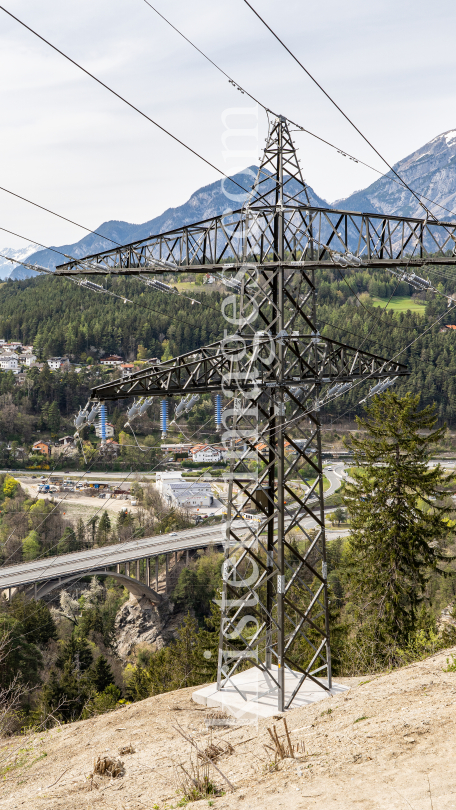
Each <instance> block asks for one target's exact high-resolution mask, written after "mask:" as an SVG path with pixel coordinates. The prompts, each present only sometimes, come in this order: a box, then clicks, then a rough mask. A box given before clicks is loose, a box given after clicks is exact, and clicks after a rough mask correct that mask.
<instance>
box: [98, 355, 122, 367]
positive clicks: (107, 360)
mask: <svg viewBox="0 0 456 810" xmlns="http://www.w3.org/2000/svg"><path fill="white" fill-rule="evenodd" d="M123 362H124V361H123V359H122V358H121V357H120V355H119V354H110V355H109V357H103V359H102V360H100V363H101V365H102V366H121V365H122V363H123Z"/></svg>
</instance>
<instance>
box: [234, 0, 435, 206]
mask: <svg viewBox="0 0 456 810" xmlns="http://www.w3.org/2000/svg"><path fill="white" fill-rule="evenodd" d="M244 3H245V4H246V5H247V6H248V7H249V8H250V9H251V11H253V13H254V14H255V16H256V17H258V19H259V20H260V22H262V23H263V25H264V26H265V27H266V28H267V29H268V31H270V33H271V34H272V36H273V37H274V38H275V39H276V40H277V42H279V43H280V44H281V45H282V47H283V48H285V50H286V51H287V53H289V54H290V56H291V57H292V59H294V61H295V62H296V63H297V64H298V65H299V67H300V68H302V70H303V71H304V73H306V74H307V76H308V77H309V79H311V80H312V81H313V83H314V84H315V85H316V86H317V87H318V89H319V90H321V92H322V93H323V94H324V95H325V96H326V98H327V99H328V100H329V101H330V102H331V104H333V105H334V107H335V108H336V109H337V110H338V111H339V112H340V114H341V115H343V117H344V118H345V120H346V121H348V123H349V124H350V125H351V126H352V127H353V128H354V129H355V130H356V132H357V133H358V135H360V136H361V138H362V139H363V141H365V142H366V143H367V144H368V146H370V148H371V149H372V150H373V151H374V152H375V154H376V155H378V157H379V158H380V160H382V161H383V163H384V164H385V165H386V166H388V169H389V170H390V171H391V172H393V174H395V175H396V177H397V178H398V180H399V181H400V182H401V184H402V185H403V186H405V188H407V189H408V191H410V193H411V194H413V196H414V197H415V199H416V200H417V201H418V203H419V204H420V205H421V207H422V208H424V210H425V211H426V213H427V214H429V216H430V217H432V219H435V220H437V218H436V216H435V214H433V213H432V211H430V210H429V209H428V208H427V207H426V206H425V205H424V203H423V202H422V201H421V196H418V194H417V193H416V192H415V191H413V189H411V188H410V186H409V185H408V184H407V183H406V181H405V180H404V179H403V178H402V177H401V176H400V174H399V173H398V172H397V171H396V169H395V168H394V167H393V166H391V165H390V164H389V163H388V161H387V160H386V158H384V157H383V155H382V154H381V153H380V152H379V151H378V149H376V147H375V146H374V145H373V143H371V141H370V140H369V139H368V138H367V137H366V135H364V134H363V133H362V132H361V130H360V129H359V128H358V127H357V126H356V124H355V123H354V121H352V119H351V118H350V117H349V116H348V115H347V113H345V112H344V111H343V109H342V107H340V106H339V105H338V104H337V102H336V101H334V99H333V98H332V96H330V95H329V93H327V92H326V90H325V89H324V88H323V87H322V86H321V84H320V83H319V82H318V81H317V79H315V77H314V76H313V75H312V74H311V73H310V71H309V70H307V68H306V67H305V66H304V65H303V64H302V62H300V61H299V59H298V57H297V56H295V54H294V53H293V51H291V50H290V48H289V47H288V46H287V45H285V43H284V42H283V40H282V39H280V37H279V36H278V34H276V32H275V31H274V30H273V29H272V28H271V26H270V25H268V23H267V22H266V21H265V20H264V19H263V17H262V16H261V14H259V13H258V11H256V9H254V7H253V6H252V5H251V4H250V3H249V2H248V0H244Z"/></svg>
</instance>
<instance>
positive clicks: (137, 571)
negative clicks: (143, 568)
mask: <svg viewBox="0 0 456 810" xmlns="http://www.w3.org/2000/svg"><path fill="white" fill-rule="evenodd" d="M139 563H140V560H136V579H137V580H138V582H141V580H140V578H139Z"/></svg>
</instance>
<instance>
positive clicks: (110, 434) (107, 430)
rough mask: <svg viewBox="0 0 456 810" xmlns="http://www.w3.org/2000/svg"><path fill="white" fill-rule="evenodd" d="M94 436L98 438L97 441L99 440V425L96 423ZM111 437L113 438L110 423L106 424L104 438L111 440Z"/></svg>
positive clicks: (112, 426)
mask: <svg viewBox="0 0 456 810" xmlns="http://www.w3.org/2000/svg"><path fill="white" fill-rule="evenodd" d="M95 435H96V436H98V438H99V439H101V425H99V424H98V423H97V424H96V425H95ZM113 436H114V425H113V424H112V422H106V438H107V439H112V437H113Z"/></svg>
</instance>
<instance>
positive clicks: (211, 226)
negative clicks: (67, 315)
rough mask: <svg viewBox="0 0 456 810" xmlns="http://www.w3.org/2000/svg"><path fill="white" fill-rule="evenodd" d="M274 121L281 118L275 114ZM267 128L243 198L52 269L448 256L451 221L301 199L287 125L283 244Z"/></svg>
mask: <svg viewBox="0 0 456 810" xmlns="http://www.w3.org/2000/svg"><path fill="white" fill-rule="evenodd" d="M279 123H280V125H282V123H283V122H279ZM275 130H276V125H275V126H274V127H273V129H272V132H271V133H270V134H271V135H272V136H273V137H272V139H271V138H269V139H268V142H267V145H266V148H265V152H264V156H263V161H262V164H261V168H260V172H259V176H258V177H257V179H256V181H255V184H254V186H253V187H252V193H251V195H250V197H249V200H248V203H247V204H244V206H243V207H242V208H241V209H239V210H237V211H234V212H231V213H227V214H223V215H220V216H216V217H212V218H211V219H207V220H203V221H202V222H197V223H194V224H192V225H187V226H185V227H183V228H177V229H175V230H173V231H167V232H166V233H163V234H159V235H157V236H150V237H148V238H147V239H140V240H138V241H136V242H132V243H131V244H129V245H123V246H121V247H115V248H112V249H110V250H106V251H103V252H102V253H96V254H94V255H92V256H86V257H84V258H83V259H75V260H74V261H71V262H68V263H66V264H63V265H59V266H58V267H57V268H56V270H55V273H56V274H57V275H80V274H83V275H84V274H89V275H99V274H101V275H106V274H107V273H110V274H113V275H139V274H141V273H163V272H170V271H173V272H176V273H179V272H188V271H189V270H191V271H193V272H198V271H200V272H208V271H210V270H215V269H220V267H223V268H224V269H225V270H227V271H229V270H230V269H237V268H238V267H240V266H242V265H244V264H245V263H246V262H248V263H251V264H253V265H255V266H258V265H260V266H261V265H265V264H266V265H267V264H269V263H271V262H273V263H280V264H282V263H283V262H285V263H286V264H287V265H288V266H289V267H293V265H294V266H295V267H296V268H299V267H301V266H302V265H304V266H305V267H306V268H307V269H310V268H312V267H317V266H325V265H327V266H332V265H333V260H332V258H331V256H332V253H333V252H334V253H341V254H346V253H347V252H350V253H352V254H355V255H356V256H358V257H360V258H361V260H362V264H363V266H365V267H372V268H375V267H396V266H398V267H400V266H405V267H421V266H423V265H424V264H429V262H432V264H451V265H453V264H454V262H455V259H454V254H455V253H456V250H455V245H456V223H454V222H442V221H437V220H428V219H416V218H414V217H398V216H393V215H385V214H375V213H373V214H372V213H368V214H365V213H360V212H358V211H344V210H336V209H333V208H319V207H316V206H312V205H310V203H309V196H308V193H307V189H306V185H305V183H303V180H302V176H301V170H300V167H299V163H298V159H297V156H296V151H295V147H294V143H293V141H292V138H291V135H290V132H289V130H288V128H287V129H286V131H284V132H283V138H282V151H281V156H282V167H283V177H282V179H281V188H282V191H283V195H282V198H281V206H282V215H283V224H284V232H283V245H282V248H283V249H281V250H280V251H279V250H278V248H277V245H276V240H275V227H276V217H277V208H276V200H275V195H276V188H277V186H276V182H277V178H276V143H275V141H274V132H275Z"/></svg>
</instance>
